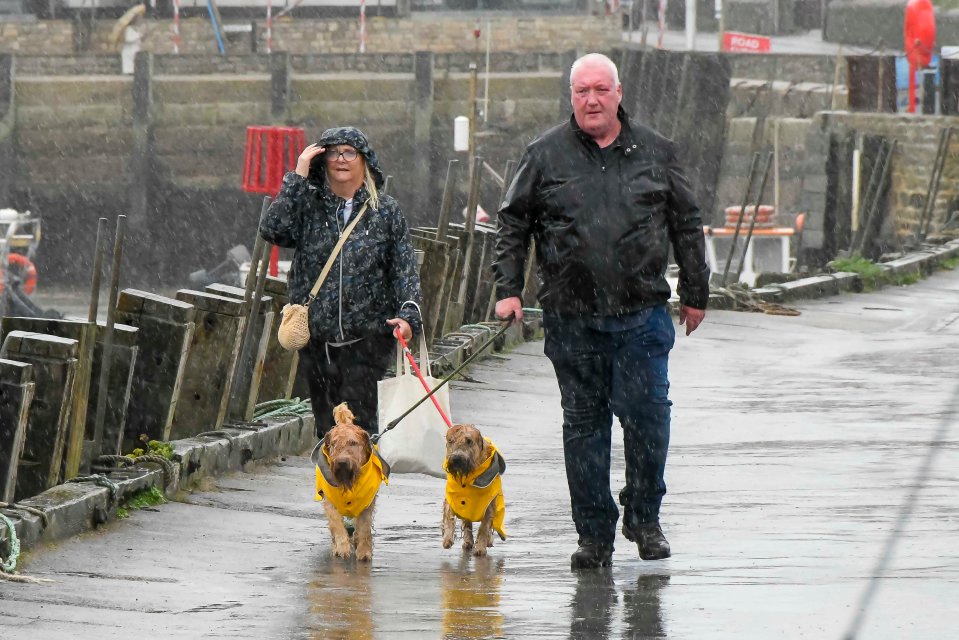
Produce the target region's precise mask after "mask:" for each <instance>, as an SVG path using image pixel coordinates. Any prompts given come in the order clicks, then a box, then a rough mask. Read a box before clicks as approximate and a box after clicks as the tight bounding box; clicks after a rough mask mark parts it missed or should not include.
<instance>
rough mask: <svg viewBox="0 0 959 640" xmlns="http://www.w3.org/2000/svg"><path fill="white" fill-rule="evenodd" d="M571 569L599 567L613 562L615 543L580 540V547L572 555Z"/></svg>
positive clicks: (610, 564)
mask: <svg viewBox="0 0 959 640" xmlns="http://www.w3.org/2000/svg"><path fill="white" fill-rule="evenodd" d="M569 560H570V568H571V569H598V568H599V567H609V566H612V564H613V545H611V544H604V543H602V542H592V541H585V542H580V544H579V548H578V549H576V551H574V552H573V555H572V556H570V559H569Z"/></svg>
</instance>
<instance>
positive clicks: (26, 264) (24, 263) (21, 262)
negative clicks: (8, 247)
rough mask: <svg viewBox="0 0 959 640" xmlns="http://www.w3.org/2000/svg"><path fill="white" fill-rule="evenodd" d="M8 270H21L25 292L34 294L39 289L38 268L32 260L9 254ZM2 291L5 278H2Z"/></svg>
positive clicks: (0, 289) (0, 279) (0, 286)
mask: <svg viewBox="0 0 959 640" xmlns="http://www.w3.org/2000/svg"><path fill="white" fill-rule="evenodd" d="M7 268H8V269H19V270H20V272H21V274H22V276H21V277H22V278H23V292H24V293H26V294H31V293H33V292H34V291H35V290H36V288H37V268H36V267H35V266H34V265H33V263H32V262H30V258H28V257H27V256H24V255H20V254H19V253H10V254H7ZM0 291H3V278H2V277H0Z"/></svg>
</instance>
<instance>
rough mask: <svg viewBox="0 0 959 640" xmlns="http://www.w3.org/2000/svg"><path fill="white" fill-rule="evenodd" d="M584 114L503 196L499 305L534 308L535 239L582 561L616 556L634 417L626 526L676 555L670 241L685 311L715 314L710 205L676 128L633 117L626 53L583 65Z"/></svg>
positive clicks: (648, 548) (536, 154)
mask: <svg viewBox="0 0 959 640" xmlns="http://www.w3.org/2000/svg"><path fill="white" fill-rule="evenodd" d="M570 88H571V93H572V98H571V101H572V106H573V116H572V118H571V119H570V121H569V122H567V123H565V124H562V125H560V126H557V127H554V128H553V129H550V130H549V131H547V132H546V133H544V134H543V135H542V136H540V137H539V138H538V139H536V140H534V141H533V142H532V143H531V144H530V145H529V147H527V149H526V152H525V154H524V156H523V158H522V160H521V161H520V164H519V167H518V169H517V172H516V176H515V178H514V179H513V183H512V184H511V185H510V188H509V191H508V193H507V195H506V200H505V201H504V202H503V203H502V206H501V208H500V210H499V229H498V233H497V239H496V258H495V263H494V265H493V268H494V271H495V273H496V287H497V299H498V302H497V303H496V315H497V317H499V318H508V317H510V315H513V317H514V319H515V321H519V320H521V319H522V316H523V305H522V301H521V300H520V295H521V293H522V290H523V274H524V262H525V260H526V256H527V253H528V251H529V246H530V239H531V238H532V239H535V240H536V257H537V263H538V265H539V271H540V276H541V279H542V283H543V286H542V289H541V290H540V292H539V299H540V301H541V303H542V306H543V325H544V329H545V332H546V344H545V351H546V355H547V357H549V359H550V360H551V361H552V363H553V368H554V369H555V371H556V378H557V380H558V382H559V388H560V393H561V396H562V406H563V448H564V453H565V458H566V478H567V481H568V483H569V492H570V498H571V502H572V511H573V521H574V522H575V524H576V531H577V533H578V534H579V548H578V549H577V550H576V551H575V553H573V555H572V558H571V564H572V567H573V568H574V569H578V568H593V567H600V566H608V565H609V564H611V561H612V554H613V541H614V539H615V537H616V522H617V519H618V517H619V512H618V510H617V508H616V504H615V502H614V500H613V497H612V495H611V493H610V486H609V469H610V436H611V429H612V417H613V414H615V415H616V416H617V417H618V418H619V421H620V424H621V425H622V427H623V437H624V443H625V457H626V487H625V488H624V489H623V490H622V491H621V492H620V494H619V500H620V504H621V505H622V506H623V535H625V536H626V538H627V539H629V540H631V541H634V542H636V544H637V546H638V547H639V555H640V557H641V558H643V559H644V560H657V559H660V558H668V557H669V555H670V549H669V543H668V542H667V541H666V538H665V537H664V536H663V532H662V529H661V528H660V525H659V508H660V503H661V502H662V497H663V494H665V493H666V484H665V482H664V480H663V475H664V471H665V468H666V451H667V448H668V446H669V407H670V405H671V402H670V401H669V399H668V397H667V392H668V389H669V380H668V378H667V359H668V356H669V350H670V349H671V348H672V346H673V339H674V335H675V332H674V329H673V323H672V319H671V318H670V316H669V312H668V309H667V306H666V303H667V300H668V299H669V297H670V287H669V284H668V283H667V281H666V278H665V273H666V266H667V256H668V254H669V243H672V246H673V250H674V253H675V257H676V261H677V263H678V264H679V297H680V309H679V322H680V324H685V325H686V335H689V334H690V333H692V332H693V331H695V330H696V327H698V326H699V324H700V323H701V322H702V321H703V318H704V317H705V309H706V302H707V300H708V298H709V285H708V280H709V271H708V269H707V267H706V262H705V248H704V240H703V231H702V221H701V219H700V211H699V208H698V207H697V206H696V204H695V203H694V202H693V196H692V193H691V191H690V186H689V182H688V180H687V179H686V176H685V175H684V173H683V171H682V169H681V168H680V167H679V166H678V165H677V163H676V155H675V148H674V145H673V144H672V142H670V141H669V140H666V139H665V138H663V137H661V136H660V135H658V134H657V133H655V132H654V131H652V130H650V129H648V128H646V127H644V126H642V125H640V124H639V123H637V122H635V121H631V120H629V118H628V116H627V115H626V112H625V111H624V110H623V109H622V107H620V102H621V101H622V96H623V89H622V87H621V86H620V83H619V74H618V72H617V70H616V65H615V64H613V62H612V61H611V60H610V59H609V58H607V57H606V56H604V55H600V54H596V53H593V54H589V55H586V56H583V57H582V58H580V59H578V60H577V61H576V62H575V63H573V66H572V69H571V71H570Z"/></svg>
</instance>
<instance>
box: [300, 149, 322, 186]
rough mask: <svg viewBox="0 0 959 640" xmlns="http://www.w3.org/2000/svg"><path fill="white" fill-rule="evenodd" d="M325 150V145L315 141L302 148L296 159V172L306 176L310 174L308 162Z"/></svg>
mask: <svg viewBox="0 0 959 640" xmlns="http://www.w3.org/2000/svg"><path fill="white" fill-rule="evenodd" d="M324 151H326V147H321V146H319V145H318V144H316V143H315V142H314V143H313V144H311V145H310V146H308V147H307V148H306V149H304V150H303V153H301V154H300V157H299V158H297V160H296V173H297V174H298V175H301V176H303V177H304V178H306V177H307V176H309V175H310V163H311V162H313V158H315V157H316V156H318V155H320V154H321V153H323V152H324Z"/></svg>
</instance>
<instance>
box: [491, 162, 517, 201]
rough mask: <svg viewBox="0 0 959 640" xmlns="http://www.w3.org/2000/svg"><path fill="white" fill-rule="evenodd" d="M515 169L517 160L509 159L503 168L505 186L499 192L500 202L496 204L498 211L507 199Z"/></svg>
mask: <svg viewBox="0 0 959 640" xmlns="http://www.w3.org/2000/svg"><path fill="white" fill-rule="evenodd" d="M515 170H516V161H515V160H507V161H506V169H504V170H503V188H502V190H500V193H499V204H498V205H496V209H497V211H498V210H499V207H500V205H501V204H503V201H504V200H506V193H507V192H508V191H509V185H510V183H511V182H513V172H514V171H515Z"/></svg>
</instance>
